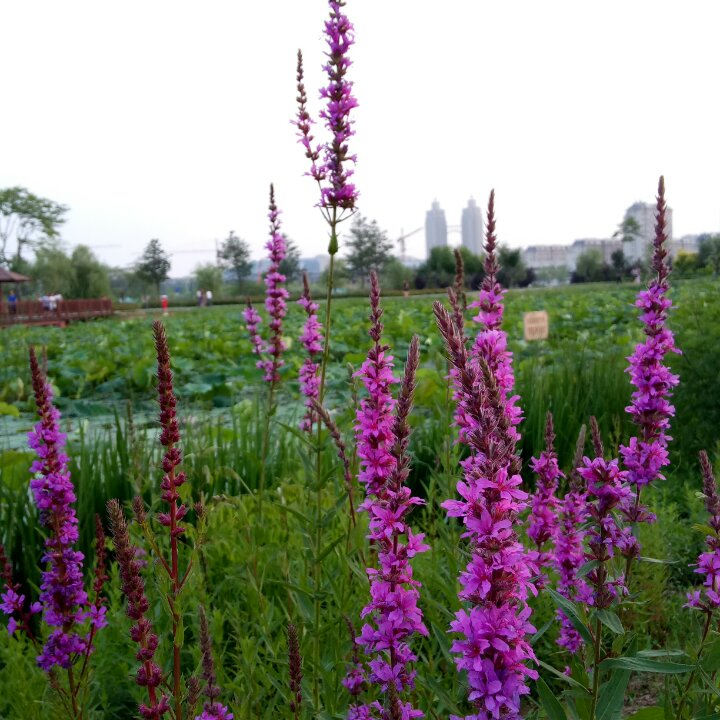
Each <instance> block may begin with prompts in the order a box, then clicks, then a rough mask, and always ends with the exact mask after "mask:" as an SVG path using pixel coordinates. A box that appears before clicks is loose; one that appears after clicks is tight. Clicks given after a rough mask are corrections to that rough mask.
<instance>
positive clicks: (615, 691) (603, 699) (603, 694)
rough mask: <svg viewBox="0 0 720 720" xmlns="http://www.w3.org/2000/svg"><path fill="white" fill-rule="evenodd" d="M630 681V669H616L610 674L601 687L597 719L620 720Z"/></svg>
mask: <svg viewBox="0 0 720 720" xmlns="http://www.w3.org/2000/svg"><path fill="white" fill-rule="evenodd" d="M600 667H602V663H601V665H600ZM629 681H630V671H629V670H616V671H615V672H614V673H612V674H611V675H610V679H609V680H608V681H607V682H606V683H605V684H604V685H603V686H602V687H601V688H600V693H599V695H598V705H597V714H596V720H620V717H621V713H622V708H623V704H624V702H625V690H626V689H627V685H628V682H629Z"/></svg>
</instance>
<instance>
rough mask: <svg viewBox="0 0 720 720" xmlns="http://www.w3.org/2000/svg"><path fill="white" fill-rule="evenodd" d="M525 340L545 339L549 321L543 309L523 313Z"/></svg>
mask: <svg viewBox="0 0 720 720" xmlns="http://www.w3.org/2000/svg"><path fill="white" fill-rule="evenodd" d="M523 325H524V329H525V339H526V340H547V337H548V332H549V330H550V321H549V320H548V314H547V312H546V311H545V310H539V311H537V312H529V313H525V314H524V315H523Z"/></svg>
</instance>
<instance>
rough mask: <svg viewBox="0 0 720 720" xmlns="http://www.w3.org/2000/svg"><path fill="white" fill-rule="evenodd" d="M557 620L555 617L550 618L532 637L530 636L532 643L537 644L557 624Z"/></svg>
mask: <svg viewBox="0 0 720 720" xmlns="http://www.w3.org/2000/svg"><path fill="white" fill-rule="evenodd" d="M555 622H556V620H555V618H550V620H548V621H547V622H546V623H545V624H544V625H543V626H542V627H541V628H540V629H539V630H538V631H537V632H536V633H535V634H534V635H533V636H532V637H531V638H530V645H533V646H534V645H535V643H536V642H537V641H538V640H539V639H540V638H541V637H542V636H543V635H544V634H545V633H546V632H547V631H548V630H549V629H550V628H551V627H552V626H553V625H554V624H555Z"/></svg>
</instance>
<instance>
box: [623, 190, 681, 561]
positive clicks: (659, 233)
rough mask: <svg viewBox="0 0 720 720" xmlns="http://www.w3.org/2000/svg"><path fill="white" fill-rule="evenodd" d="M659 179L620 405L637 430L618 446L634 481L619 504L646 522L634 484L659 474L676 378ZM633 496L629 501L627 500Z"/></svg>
mask: <svg viewBox="0 0 720 720" xmlns="http://www.w3.org/2000/svg"><path fill="white" fill-rule="evenodd" d="M665 212H666V204H665V184H664V180H663V178H662V177H661V178H660V183H659V186H658V198H657V216H656V217H657V222H656V225H655V239H654V241H653V263H652V267H653V270H654V271H655V273H656V275H655V277H654V278H653V280H652V281H651V282H650V284H649V285H648V287H647V289H645V290H642V291H641V292H640V293H639V294H638V297H637V300H636V302H635V305H636V307H638V308H640V309H641V310H642V315H641V316H640V320H641V321H642V323H643V325H644V329H643V331H644V333H645V335H646V339H645V341H644V342H643V343H640V344H638V345H637V347H636V348H635V351H634V352H633V354H632V355H631V356H630V357H629V358H628V360H629V362H630V365H629V367H628V369H627V372H628V373H630V381H631V382H632V384H633V385H634V386H635V388H636V390H635V391H634V392H633V394H632V405H630V406H628V407H627V408H626V410H627V412H628V413H630V415H631V416H632V419H633V422H634V423H635V424H636V425H637V426H638V427H639V430H640V435H639V436H638V437H633V438H631V439H630V442H629V443H628V445H624V446H621V447H620V453H621V455H622V457H623V462H624V465H625V467H626V468H627V470H628V482H629V483H630V485H632V486H634V488H635V491H634V497H633V498H631V499H630V501H629V502H628V503H627V504H626V505H625V506H624V507H623V512H624V514H625V517H626V518H627V520H628V521H629V522H631V523H636V522H652V521H654V520H655V516H654V515H652V513H650V512H649V511H648V510H647V508H646V507H645V506H644V505H642V504H641V503H640V490H641V488H643V487H645V486H646V485H650V484H651V483H652V482H654V481H655V480H664V476H663V475H662V472H661V471H662V468H663V467H665V466H666V465H667V464H668V463H669V459H668V451H667V445H668V441H669V440H671V439H672V438H671V437H670V436H669V435H667V434H666V431H667V430H668V429H669V427H670V418H671V417H672V416H673V415H674V414H675V408H674V407H673V405H672V404H671V403H670V401H669V400H668V398H669V397H670V395H671V393H672V388H673V387H675V386H676V385H677V384H678V382H679V379H678V376H677V375H673V374H672V373H671V372H670V370H669V369H668V368H667V367H666V366H665V365H664V364H663V362H664V360H665V357H666V356H667V355H668V353H671V352H674V353H679V352H680V351H679V350H678V348H677V347H676V346H675V340H674V338H673V334H672V332H671V331H670V330H669V329H668V328H667V327H666V323H667V318H668V311H669V309H670V307H671V306H672V302H671V301H670V299H669V298H668V297H667V291H668V287H669V286H668V281H667V278H668V275H669V274H670V269H669V268H668V264H667V249H666V246H665V245H666V241H667V239H668V236H667V233H666V225H665ZM633 500H634V502H633ZM626 552H627V553H628V554H629V555H630V556H636V555H638V554H639V552H640V547H639V544H638V542H637V540H635V541H634V542H633V543H632V544H631V545H630V546H629V547H628V549H627V551H626Z"/></svg>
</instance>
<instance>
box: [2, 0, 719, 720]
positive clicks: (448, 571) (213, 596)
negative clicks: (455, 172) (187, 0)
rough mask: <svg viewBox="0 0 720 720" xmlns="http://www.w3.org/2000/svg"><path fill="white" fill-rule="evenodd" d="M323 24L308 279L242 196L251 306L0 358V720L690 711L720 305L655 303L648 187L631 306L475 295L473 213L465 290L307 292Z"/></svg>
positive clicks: (277, 222)
mask: <svg viewBox="0 0 720 720" xmlns="http://www.w3.org/2000/svg"><path fill="white" fill-rule="evenodd" d="M329 10H330V13H329V17H328V19H327V21H326V23H325V36H326V41H327V58H328V60H327V65H326V67H325V68H324V70H325V72H326V75H327V85H326V86H325V87H323V88H322V89H321V90H320V97H321V99H322V102H323V110H322V111H321V113H320V117H319V122H318V123H315V121H314V119H313V118H312V116H311V114H310V112H309V110H308V105H307V102H308V101H307V93H306V89H305V86H304V79H303V64H302V55H301V54H300V53H299V54H298V65H297V82H298V92H297V102H298V111H297V116H296V118H295V120H294V125H295V128H296V131H297V134H298V139H299V143H300V145H301V148H302V151H303V152H304V153H305V155H306V158H307V162H308V174H309V175H310V176H311V177H312V178H313V179H314V180H315V181H316V182H317V185H318V188H319V194H318V218H319V219H320V220H323V221H324V223H325V228H326V231H327V236H328V240H329V245H328V252H329V269H328V273H327V276H328V279H327V284H326V285H324V284H322V285H318V286H316V287H312V286H311V285H310V283H309V282H308V280H307V278H306V279H305V282H304V285H303V287H302V288H301V289H300V290H298V291H294V294H293V295H292V296H291V294H290V291H289V290H288V288H287V283H286V278H285V277H284V276H283V275H282V273H281V272H280V263H281V262H282V260H283V257H284V255H285V251H286V248H285V239H284V236H283V233H282V215H281V211H280V209H281V206H282V198H281V197H280V196H279V195H276V193H275V190H274V188H272V187H271V188H270V200H269V210H268V218H269V224H270V230H269V237H268V241H267V256H268V259H269V268H268V270H267V272H266V274H265V278H264V283H265V288H264V290H265V302H264V304H261V303H258V304H252V303H250V302H249V303H248V304H247V305H246V306H245V307H237V306H235V307H233V306H226V307H216V308H212V309H207V310H187V311H177V312H175V313H173V314H171V315H169V316H167V317H160V318H154V317H152V316H151V315H149V314H144V313H138V314H136V315H127V316H125V317H115V318H111V319H107V320H101V321H97V322H93V323H86V324H76V325H72V326H70V327H68V328H63V329H60V328H46V327H34V328H29V327H27V328H26V327H21V326H13V327H11V328H8V329H6V330H4V331H3V333H2V335H1V336H0V337H1V338H2V347H3V363H2V365H1V366H0V429H1V431H2V443H1V444H0V575H1V578H0V587H1V588H2V591H1V593H0V617H2V618H3V619H4V625H5V627H6V628H7V632H2V633H0V717H1V718H7V719H8V720H15V719H23V720H24V719H26V718H32V717H41V718H50V719H55V718H58V719H59V718H63V719H65V718H68V719H72V720H80V719H83V720H90V719H93V720H94V719H96V718H97V719H99V718H155V719H157V718H173V719H174V720H183V719H185V718H186V719H195V720H210V719H213V718H217V719H220V718H225V719H232V718H236V719H239V718H243V719H244V718H280V717H285V718H293V719H294V720H299V719H300V718H328V719H329V718H349V719H351V720H364V719H369V718H375V719H378V720H380V719H382V720H400V719H402V720H409V719H410V718H420V717H426V718H447V717H450V718H467V719H472V720H475V719H477V720H512V719H515V718H537V719H538V720H539V719H541V718H547V719H548V720H619V719H621V718H628V719H629V718H634V719H635V720H655V719H657V720H691V719H693V718H694V719H697V720H699V719H700V718H704V719H706V720H709V719H710V718H720V680H719V679H718V671H720V635H719V632H720V625H719V624H718V623H719V622H720V613H718V607H719V606H720V491H719V490H718V486H717V482H716V476H715V471H714V468H713V465H714V464H715V463H716V461H717V459H718V450H719V449H720V445H719V443H718V441H719V439H720V430H719V428H720V406H719V404H718V398H719V397H720V375H719V374H718V367H719V365H718V360H717V355H718V350H720V288H719V287H718V284H717V282H716V281H714V280H713V279H705V280H685V281H678V282H674V281H673V276H672V273H671V263H670V258H669V254H668V253H669V250H668V246H669V238H668V236H667V230H666V224H665V212H666V207H667V206H666V199H665V183H664V180H663V178H660V181H659V184H658V188H657V206H656V228H655V229H656V233H655V239H654V242H653V243H652V246H651V247H650V248H649V256H648V259H647V268H646V273H645V280H644V281H643V282H642V283H641V284H636V285H635V284H633V285H630V284H617V285H596V286H589V287H588V286H586V287H563V288H550V289H528V290H522V291H509V292H508V291H506V290H505V289H503V288H502V287H501V286H500V285H499V283H498V282H497V273H498V270H499V266H498V262H497V242H498V237H500V239H502V218H501V217H498V218H496V214H495V207H494V193H491V195H490V198H489V203H488V207H487V214H486V218H487V228H486V233H485V247H484V253H485V254H484V279H483V281H482V286H481V287H480V288H479V289H472V290H471V289H468V288H466V287H464V286H463V272H462V267H461V259H460V258H461V256H459V254H458V269H457V270H458V272H457V278H456V282H455V285H454V286H453V287H451V288H449V289H448V290H447V293H446V294H445V293H443V294H440V293H438V294H437V295H434V296H433V295H417V296H411V297H384V296H383V292H382V288H381V287H380V283H379V280H378V277H377V275H376V274H375V273H374V272H373V271H372V270H371V269H369V273H368V282H367V288H368V293H367V297H366V298H361V299H348V298H339V297H337V296H336V295H335V294H334V293H333V269H334V264H335V260H336V257H337V254H338V252H339V251H341V250H342V242H343V239H342V238H343V236H342V227H343V226H342V223H343V222H344V221H345V220H347V219H348V218H349V217H351V216H352V215H353V213H354V212H355V210H356V206H357V203H358V189H357V188H356V187H355V185H354V184H353V166H354V162H355V158H354V156H353V155H352V154H351V144H352V136H353V133H354V129H353V120H352V112H353V110H354V108H355V107H356V105H357V100H356V98H355V97H354V94H353V87H352V82H351V81H350V80H349V79H348V74H349V69H350V67H351V64H350V60H349V51H350V48H351V47H352V44H353V41H354V37H353V28H352V24H351V23H350V21H349V20H348V18H347V17H346V15H345V8H344V3H343V2H340V1H338V0H330V1H329ZM318 126H319V127H318ZM320 132H324V133H325V137H326V139H325V140H324V141H318V140H316V139H315V134H316V133H318V134H319V133H320ZM496 220H497V222H498V225H497V228H496ZM536 310H544V311H546V312H547V313H548V317H549V336H548V338H547V339H544V340H532V341H528V340H525V339H524V334H523V316H524V314H525V313H527V312H530V311H536Z"/></svg>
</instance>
